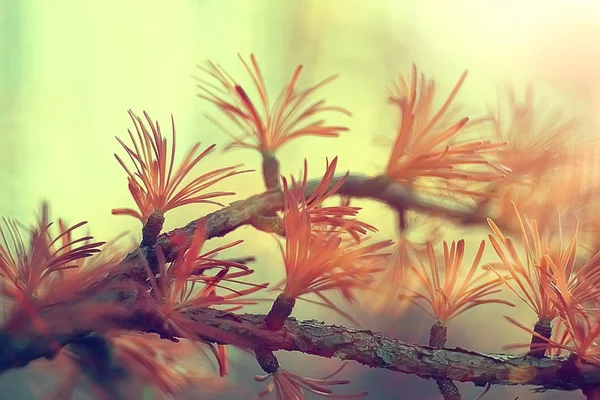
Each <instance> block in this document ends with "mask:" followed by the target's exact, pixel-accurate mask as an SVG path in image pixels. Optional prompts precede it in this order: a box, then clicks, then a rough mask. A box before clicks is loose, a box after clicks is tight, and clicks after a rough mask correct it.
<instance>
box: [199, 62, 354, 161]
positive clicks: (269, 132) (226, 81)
mask: <svg viewBox="0 0 600 400" xmlns="http://www.w3.org/2000/svg"><path fill="white" fill-rule="evenodd" d="M238 56H239V58H240V60H241V62H242V64H243V65H244V67H245V68H246V70H247V71H248V74H249V75H250V78H251V79H252V82H253V83H254V87H255V89H256V91H257V92H258V105H256V104H255V103H254V102H253V101H252V99H251V98H250V96H249V95H248V94H247V90H246V89H244V88H243V87H242V86H241V85H239V84H238V83H237V82H236V81H235V80H234V79H233V78H231V76H229V75H228V74H227V73H226V72H225V71H224V70H223V69H222V68H221V67H219V66H217V65H215V64H213V63H212V62H210V61H207V65H206V67H202V66H198V68H200V69H201V70H202V71H203V72H205V73H206V74H207V75H208V76H209V77H211V78H213V79H215V80H216V83H215V84H213V83H211V82H207V81H205V80H203V79H198V81H199V82H200V83H199V85H198V87H199V89H200V90H201V93H200V94H198V97H200V98H202V99H205V100H207V101H209V102H211V103H213V104H214V105H216V106H217V107H218V108H219V109H220V110H221V111H222V112H223V113H224V114H225V116H226V117H228V118H229V119H230V120H231V122H232V123H233V124H234V125H235V126H236V127H237V128H238V129H239V130H240V131H241V133H242V135H240V136H238V135H236V134H234V133H232V132H231V131H230V130H228V129H227V128H225V127H224V126H223V125H221V124H220V123H219V122H217V121H215V120H213V119H212V118H210V120H211V121H212V122H213V123H214V124H215V125H216V126H218V127H219V128H220V129H221V130H222V131H224V132H225V133H227V134H228V135H229V136H230V137H231V138H232V139H233V142H232V143H231V144H229V145H228V146H227V147H226V149H231V148H236V147H238V148H251V149H256V150H258V151H260V152H262V153H268V154H272V153H274V152H276V151H277V150H278V149H279V148H281V147H282V146H283V145H285V144H286V143H288V142H290V141H292V140H294V139H296V138H299V137H303V136H323V137H338V136H339V134H340V132H343V131H347V130H348V128H346V127H344V126H330V125H325V121H324V120H322V119H316V117H317V115H320V114H322V113H324V112H330V111H333V112H338V113H342V114H345V115H348V116H349V115H350V113H349V112H348V111H347V110H345V109H343V108H341V107H335V106H328V105H326V103H325V100H318V101H315V102H310V101H309V98H310V97H311V96H312V95H313V94H314V93H315V92H316V91H318V90H319V89H320V88H322V87H323V86H325V85H327V84H328V83H330V82H331V81H333V80H334V79H335V78H336V76H335V75H333V76H330V77H329V78H327V79H325V80H323V81H321V82H319V83H318V84H316V85H314V86H310V87H308V88H306V89H302V90H300V89H298V88H297V84H298V79H299V77H300V73H301V72H302V65H299V66H298V67H297V68H296V70H295V71H294V73H293V74H292V77H291V79H290V81H289V82H288V84H287V85H286V86H285V87H284V88H283V89H282V91H281V93H280V94H279V96H278V97H277V100H275V103H273V104H271V103H270V102H269V99H268V96H267V88H266V84H265V81H264V79H263V76H262V73H261V71H260V68H259V67H258V63H257V62H256V58H255V57H254V54H251V55H250V65H248V63H246V61H244V59H243V58H242V56H240V55H238Z"/></svg>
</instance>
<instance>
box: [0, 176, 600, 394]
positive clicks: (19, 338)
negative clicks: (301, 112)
mask: <svg viewBox="0 0 600 400" xmlns="http://www.w3.org/2000/svg"><path fill="white" fill-rule="evenodd" d="M316 184H317V182H310V183H309V184H308V185H307V194H310V192H311V190H314V188H315V187H316ZM339 194H340V195H345V196H352V197H367V198H372V199H375V200H378V201H381V202H383V203H385V204H388V205H389V206H390V207H392V208H394V209H406V208H412V209H417V210H420V211H424V212H430V213H434V214H443V215H445V216H449V217H450V218H454V219H456V220H458V221H464V220H466V219H470V220H471V221H472V220H473V218H472V216H473V214H472V213H471V210H469V209H466V208H458V207H456V208H454V207H455V206H450V205H445V204H438V203H436V202H435V201H434V200H431V199H427V198H424V197H420V196H418V195H416V194H414V193H413V192H412V191H411V190H409V189H407V188H405V187H403V186H401V185H398V184H393V183H389V184H388V183H384V184H382V182H381V180H377V179H374V178H369V177H364V176H355V175H351V176H350V177H349V178H348V179H347V180H346V181H345V183H344V184H343V186H342V187H341V189H340V191H339ZM282 207H283V197H282V194H281V193H280V192H274V191H268V192H265V193H263V194H259V195H255V196H252V197H250V198H248V199H246V200H242V201H236V202H234V203H232V204H231V205H230V206H228V207H225V208H223V209H221V210H218V211H216V212H213V213H211V214H208V215H206V216H205V217H202V218H201V219H204V220H205V221H206V227H207V238H213V237H218V236H224V235H226V234H227V233H229V232H231V231H233V230H235V229H237V228H238V227H241V226H243V225H246V224H249V223H250V221H251V220H252V219H253V218H254V217H256V216H260V215H265V214H270V213H272V212H274V211H277V210H280V209H281V208H282ZM198 221H199V220H195V221H192V222H190V223H189V224H188V225H186V226H185V227H182V228H178V229H175V230H173V231H171V232H168V233H165V234H162V235H160V236H159V238H158V242H157V243H158V244H159V245H160V246H161V247H162V248H163V250H164V252H165V255H166V258H167V259H173V258H174V256H175V253H176V251H177V249H173V248H170V244H169V243H170V240H169V239H170V237H172V236H173V235H175V234H178V235H181V234H182V233H183V234H184V235H185V237H186V238H187V239H188V242H189V241H190V240H191V237H192V235H193V233H194V230H195V228H196V225H197V224H198ZM146 251H147V249H144V248H138V249H136V250H135V251H133V252H131V253H130V254H129V255H127V257H126V258H125V259H124V260H123V261H122V262H121V267H122V268H121V269H120V270H119V271H118V272H116V273H113V274H111V275H109V276H108V277H107V278H105V280H104V281H102V282H99V283H97V284H95V285H93V286H92V287H90V288H88V289H87V290H88V291H89V290H91V291H93V293H89V292H87V293H81V294H80V295H79V296H76V297H75V298H73V299H72V300H71V301H69V302H68V303H57V304H54V305H51V306H48V307H46V308H44V309H43V310H42V311H41V312H40V314H39V315H38V316H37V317H38V318H36V321H35V324H38V325H36V326H39V323H40V320H41V321H43V323H44V326H45V327H46V328H47V329H45V330H44V331H43V332H40V331H39V330H37V329H36V328H35V327H34V323H33V322H31V321H30V320H29V319H28V318H24V319H23V320H22V321H21V323H20V324H17V326H16V327H15V326H13V327H12V328H11V329H8V328H5V329H4V330H3V331H1V332H0V342H1V346H0V371H5V370H7V369H10V368H17V367H23V366H25V365H27V364H28V363H29V362H31V361H33V360H35V359H37V358H40V357H47V358H52V357H53V356H54V355H55V354H56V353H57V352H58V350H59V349H60V348H61V347H62V346H64V345H67V344H69V343H70V342H72V341H74V340H77V339H78V338H81V337H82V336H84V335H86V334H89V333H91V332H93V331H95V330H96V329H97V328H95V327H97V326H101V325H103V324H105V323H106V324H112V325H114V326H117V327H119V328H121V329H129V330H138V331H143V332H154V333H158V334H160V335H161V336H162V337H164V338H170V339H173V338H174V337H175V336H176V335H175V334H174V333H173V332H169V331H168V329H167V328H165V325H164V324H163V323H162V322H161V320H160V318H159V317H158V316H157V314H156V313H155V310H154V308H153V306H152V304H153V302H152V299H150V298H148V294H147V292H146V291H144V290H139V287H137V286H135V285H131V283H133V282H136V281H137V282H138V283H140V282H145V281H146V279H147V275H146V272H145V269H144V266H143V263H145V262H146V261H145V257H144V253H145V252H146ZM85 302H98V303H105V304H110V305H111V306H113V307H108V308H107V310H111V311H114V310H116V309H117V308H118V307H122V308H127V307H129V308H130V307H131V306H132V305H133V304H135V305H136V307H137V309H136V311H135V313H134V314H133V315H131V314H127V315H126V316H123V315H121V314H119V313H118V312H117V313H116V314H115V313H113V312H109V313H108V314H107V315H106V316H105V317H104V319H103V318H99V319H96V320H95V321H94V326H89V325H87V324H86V321H84V320H77V319H73V320H72V321H70V322H71V323H72V324H69V326H68V331H65V326H64V324H63V325H62V326H60V327H59V326H54V327H53V321H65V319H64V316H66V315H71V314H73V310H74V309H76V308H77V307H79V306H81V307H82V308H85V307H86V306H85V304H84V303H85ZM145 305H147V307H145ZM57 316H61V317H62V318H58V317H57ZM187 316H188V317H189V318H190V319H191V320H193V321H194V322H197V323H201V324H203V325H204V326H206V327H207V328H210V329H212V330H213V331H214V332H215V333H218V332H227V333H229V334H233V336H234V337H236V338H239V342H238V341H236V343H235V345H236V346H238V347H247V348H252V349H264V350H269V351H275V350H286V351H299V352H302V353H305V354H313V355H317V356H322V357H337V358H340V359H342V360H354V361H357V362H359V363H362V364H364V365H368V366H370V367H377V368H386V369H390V370H394V371H398V372H403V373H410V374H416V375H419V376H421V377H424V378H432V379H440V378H446V379H451V380H457V381H462V382H473V383H475V384H476V385H485V384H488V383H489V384H502V385H513V384H522V385H533V386H538V387H540V388H544V389H561V390H575V389H585V388H588V387H593V386H596V385H598V384H600V372H596V371H592V372H586V373H585V374H581V373H580V372H579V370H578V369H577V368H575V367H574V365H573V362H572V360H571V359H566V358H552V359H551V358H543V359H538V358H535V357H515V356H507V355H486V354H480V353H476V352H469V351H466V350H462V349H434V348H432V347H429V346H418V345H410V344H406V343H403V342H401V341H400V340H396V339H390V338H387V337H385V336H383V335H382V334H379V333H374V332H371V331H365V330H356V329H351V328H346V327H343V326H334V325H326V324H324V323H321V322H316V321H312V320H309V321H298V320H296V319H294V318H289V319H287V320H286V322H285V325H284V327H283V328H282V329H281V330H278V331H275V332H274V331H271V330H269V329H267V327H266V326H265V323H264V318H265V316H264V315H256V314H232V313H226V312H223V311H218V310H214V309H209V308H207V309H195V310H193V311H189V312H188V314H187ZM96 324H99V325H96ZM54 325H56V323H54ZM55 328H56V329H55ZM215 337H217V335H211V337H205V338H204V337H203V338H202V339H204V340H206V341H212V342H215V339H214V338H215ZM221 343H222V344H232V343H229V342H228V340H226V341H223V342H221Z"/></svg>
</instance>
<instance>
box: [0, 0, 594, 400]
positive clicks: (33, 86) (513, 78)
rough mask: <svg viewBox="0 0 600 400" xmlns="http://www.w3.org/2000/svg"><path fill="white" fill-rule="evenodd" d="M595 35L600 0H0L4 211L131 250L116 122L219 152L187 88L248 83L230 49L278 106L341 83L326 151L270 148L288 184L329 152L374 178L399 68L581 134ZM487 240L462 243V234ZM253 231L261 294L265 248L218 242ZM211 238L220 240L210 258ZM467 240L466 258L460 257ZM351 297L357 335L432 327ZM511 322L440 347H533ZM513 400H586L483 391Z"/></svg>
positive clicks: (274, 277)
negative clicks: (516, 100)
mask: <svg viewBox="0 0 600 400" xmlns="http://www.w3.org/2000/svg"><path fill="white" fill-rule="evenodd" d="M599 38H600V4H599V3H598V2H596V1H594V0H553V1H542V0H520V1H513V0H511V1H508V0H505V1H502V2H500V1H491V0H489V1H487V0H462V1H459V0H456V1H445V2H442V1H435V0H421V1H418V2H417V1H410V0H378V1H372V2H371V1H358V0H328V1H317V0H304V1H274V0H271V1H268V0H253V1H250V0H218V1H217V0H212V1H206V0H179V1H176V2H169V1H153V0H150V1H148V0H144V1H142V0H129V1H118V0H105V1H102V2H99V1H98V2H95V1H87V2H84V1H77V0H56V1H43V0H0V184H1V186H0V187H1V188H2V189H1V190H2V196H0V215H2V216H8V217H12V218H17V219H19V220H20V221H22V222H24V223H30V222H32V221H33V220H34V217H35V215H36V214H37V212H38V210H39V205H40V203H41V201H42V200H44V199H46V200H48V201H49V202H50V206H51V212H52V215H53V216H54V217H62V218H65V219H67V221H69V222H71V223H75V222H78V221H80V220H87V221H89V226H90V230H91V233H92V234H93V235H94V236H95V237H96V238H98V239H100V240H109V239H111V238H112V237H115V236H116V235H118V234H119V233H121V232H131V240H132V241H137V240H138V239H139V236H140V235H139V230H140V229H139V228H140V227H139V223H138V221H136V220H134V219H133V218H127V217H119V216H112V215H111V213H110V211H111V209H112V208H115V207H131V206H133V201H132V200H131V198H130V195H129V192H128V190H127V183H126V176H125V174H124V172H123V171H122V170H121V168H120V166H119V165H118V163H117V162H116V160H115V159H114V156H113V153H115V152H117V153H119V154H122V153H123V152H122V149H121V148H120V146H119V145H118V143H117V141H116V140H115V136H119V137H122V138H124V137H126V136H125V135H127V129H130V128H132V123H131V121H130V120H129V117H128V115H127V110H128V109H130V108H131V109H133V110H134V111H135V112H136V113H138V114H141V113H142V111H144V110H145V111H147V112H148V113H149V114H150V115H151V117H152V118H153V119H156V120H159V121H160V122H161V123H162V125H163V127H164V129H165V132H164V133H166V134H167V135H168V134H170V132H169V129H167V128H168V127H169V118H170V115H171V114H173V115H174V118H175V123H176V127H177V134H178V148H179V152H180V153H179V154H180V156H181V153H183V151H184V150H185V148H187V147H189V146H190V145H191V144H193V143H194V142H196V141H201V142H202V144H203V145H206V146H208V145H209V144H212V143H215V144H217V146H218V148H219V149H220V148H222V147H223V145H224V144H226V143H228V137H227V136H226V135H224V134H223V133H221V132H220V131H219V130H218V129H217V128H215V127H214V126H213V125H212V124H211V123H209V122H208V121H207V119H206V117H205V114H210V115H213V116H217V117H220V115H219V114H218V111H217V110H216V109H215V108H214V107H213V106H212V105H211V104H208V103H207V102H205V101H204V100H201V99H198V98H197V97H196V93H197V90H196V82H195V80H194V79H193V76H194V75H199V74H200V72H199V71H198V69H197V68H196V65H197V64H203V63H204V62H205V61H206V60H207V59H210V60H211V61H213V62H215V63H217V64H220V65H221V66H222V67H223V68H224V69H225V70H226V71H227V72H228V73H229V74H230V75H231V76H232V77H234V78H235V79H236V80H238V81H239V82H240V83H242V84H245V85H249V84H251V82H250V80H249V77H248V76H247V73H246V71H245V70H244V68H243V65H242V64H241V63H240V62H239V60H238V58H237V53H240V54H241V55H242V56H244V57H245V58H247V57H248V56H249V55H250V53H254V54H255V55H256V57H257V59H258V62H259V64H260V66H261V68H262V72H263V75H264V77H265V80H266V82H267V87H268V89H269V90H270V93H271V97H272V98H274V97H275V96H276V94H277V93H278V91H279V90H280V88H281V87H282V86H283V85H284V84H285V83H286V82H287V80H288V79H289V77H290V76H291V73H292V72H293V70H294V69H295V67H296V66H297V65H298V64H303V65H304V66H305V68H304V70H303V73H302V75H301V78H300V83H301V85H302V86H305V85H309V84H313V83H316V82H318V81H320V80H321V79H324V78H325V77H327V76H329V75H331V74H334V73H339V74H340V76H339V78H338V79H337V80H336V81H334V83H332V84H331V85H328V86H327V87H326V88H324V89H323V91H322V92H321V95H324V96H326V98H327V100H328V102H329V103H330V104H334V105H340V106H343V107H345V108H347V109H349V110H350V111H351V112H352V113H353V116H352V118H347V117H344V116H337V115H333V116H332V119H330V121H331V122H332V123H334V124H345V125H347V126H349V127H350V129H351V130H350V132H348V133H344V134H343V135H342V137H341V138H339V139H337V140H330V139H312V138H311V139H303V140H299V141H296V142H294V143H293V144H291V145H289V146H286V147H284V148H283V149H282V151H281V152H279V153H278V155H279V158H280V160H281V164H282V173H284V174H290V173H293V174H297V173H298V172H299V171H300V170H301V168H302V162H303V159H304V158H307V159H308V162H309V165H310V166H313V167H312V168H311V169H309V171H310V172H311V175H312V176H315V175H317V174H318V173H320V172H322V170H323V167H324V162H325V157H330V158H331V157H334V156H336V155H337V156H339V157H340V160H339V164H338V165H339V167H338V168H339V170H340V171H342V170H347V169H350V170H351V171H354V172H360V173H364V174H373V173H376V172H378V171H381V169H382V168H383V167H384V164H385V159H386V157H387V155H388V153H387V151H386V150H385V149H382V148H381V147H380V146H377V145H375V142H376V139H377V138H379V137H382V136H384V137H386V136H387V137H391V136H392V135H393V134H394V129H395V124H396V118H397V116H396V113H395V110H394V109H393V108H391V107H390V106H389V105H388V104H387V93H388V92H387V86H388V85H390V84H391V82H392V80H393V79H394V78H395V77H396V76H397V74H398V73H402V74H405V73H408V71H410V66H411V64H412V63H416V64H417V66H418V67H419V68H420V70H421V71H423V72H424V73H425V74H426V75H428V76H429V77H431V78H435V79H436V81H437V83H438V87H439V89H440V90H441V91H442V92H448V91H449V90H450V89H451V88H452V86H453V85H454V83H455V82H456V80H457V79H458V77H459V76H460V74H461V73H462V71H463V70H465V69H468V70H469V76H468V78H467V81H466V83H465V85H464V87H463V90H462V91H461V94H460V96H459V99H460V101H461V102H462V104H463V105H464V110H466V112H467V115H475V116H477V115H480V114H481V113H483V112H484V111H485V109H486V106H488V105H494V104H495V103H494V102H495V101H496V99H497V96H498V93H499V92H500V91H501V90H502V89H503V87H504V85H506V84H507V83H510V84H513V85H514V86H515V87H516V88H517V90H522V89H524V88H525V86H526V85H527V84H528V83H532V84H533V85H534V87H535V89H536V92H537V93H541V94H543V95H544V96H547V97H548V98H550V99H552V101H553V102H556V103H559V104H564V105H565V107H567V108H568V109H569V110H571V111H572V113H573V114H574V115H577V116H578V117H580V118H581V120H582V121H583V124H584V128H585V130H586V132H587V134H589V135H590V136H591V135H594V134H595V132H596V131H597V129H598V128H599V125H600V117H599V116H600V113H599V112H598V111H600V39H599ZM240 160H241V162H243V163H245V165H246V166H247V167H249V168H260V159H259V156H258V154H254V153H253V152H250V151H244V150H241V151H232V152H227V153H224V154H221V152H220V150H219V151H218V154H214V155H212V156H211V157H210V158H207V159H206V160H204V161H203V162H201V165H202V167H201V168H207V169H214V168H217V167H222V166H227V165H232V164H237V163H239V162H240ZM220 188H223V189H226V190H233V191H235V192H237V195H236V196H235V197H232V198H231V201H233V200H236V199H242V198H245V197H247V196H249V195H251V194H255V193H257V192H259V191H261V190H262V189H263V184H262V179H261V177H260V175H259V174H258V173H254V174H252V175H251V176H249V175H248V176H246V175H244V176H241V177H234V178H232V179H230V180H228V181H227V182H226V183H223V184H222V185H221V186H220ZM357 204H359V205H360V206H363V207H365V210H364V214H363V215H364V218H365V220H366V221H367V222H370V223H373V224H374V225H376V226H377V227H378V228H379V229H380V234H379V235H380V236H381V237H382V238H393V237H394V235H395V229H394V218H392V216H393V215H392V213H390V212H389V211H388V210H387V209H386V208H385V207H383V206H381V205H378V204H373V203H368V202H360V203H357ZM213 210H214V207H210V206H188V207H186V208H183V209H181V210H176V211H173V212H171V213H170V214H169V215H168V218H167V221H166V226H165V228H166V229H171V228H174V227H177V226H180V225H184V224H185V223H187V222H188V221H190V220H191V219H195V218H197V217H199V216H201V215H204V214H206V213H208V212H210V211H213ZM482 233H485V230H482V231H481V232H475V233H465V232H455V234H456V235H459V236H460V237H463V236H470V235H471V236H474V237H482V236H481V235H482ZM261 235H262V236H264V237H262V236H261ZM250 236H251V237H252V238H253V240H248V241H247V242H246V243H245V244H244V245H242V246H238V247H237V248H236V249H233V250H232V251H230V252H229V253H228V255H230V256H236V255H244V254H251V255H254V256H256V257H257V259H258V262H257V264H256V265H255V268H256V269H257V274H258V277H257V278H256V279H257V281H263V280H266V279H268V280H269V281H271V282H276V281H278V280H279V279H280V278H281V277H282V276H283V275H282V274H283V267H282V265H281V261H280V256H279V250H278V249H277V246H276V242H275V240H274V239H273V238H271V237H270V236H269V235H267V234H261V233H256V232H255V231H254V230H253V229H252V228H242V229H239V230H237V231H236V232H234V233H233V234H232V235H230V236H229V237H228V238H227V241H230V240H234V239H239V238H241V239H250ZM254 238H256V239H262V240H254ZM220 243H223V241H219V240H215V241H214V246H217V245H218V244H220ZM211 245H212V243H211ZM476 245H477V242H476V241H471V246H469V245H468V247H470V250H469V251H470V252H471V253H474V252H475V250H476ZM486 254H488V253H486ZM360 302H361V303H360V304H359V305H358V306H357V308H358V311H356V310H355V311H353V312H354V313H355V314H357V315H358V316H359V319H360V320H361V321H362V322H363V324H364V326H365V327H367V328H369V329H372V330H383V331H384V332H386V334H388V335H390V336H392V337H398V338H401V339H403V340H405V341H409V342H418V343H426V342H427V337H428V331H429V327H430V325H431V321H430V319H429V317H427V316H426V315H424V314H423V313H421V312H420V311H418V310H413V309H406V310H405V309H403V308H402V309H400V308H397V309H394V304H388V305H387V307H382V306H381V304H379V303H378V302H377V300H376V299H373V297H369V296H366V297H364V298H361V300H360ZM261 307H262V308H261ZM266 307H268V306H267V305H263V306H260V307H258V308H257V310H259V311H265V310H266ZM374 309H375V310H377V311H379V313H378V314H377V315H376V316H374V313H373V310H374ZM504 313H510V315H511V316H513V317H518V318H519V320H520V321H521V322H523V323H525V324H528V325H532V324H533V323H534V322H535V316H534V315H532V314H533V313H531V312H530V311H529V310H528V309H526V308H524V307H523V308H519V307H517V308H516V309H513V310H508V311H506V310H505V309H501V308H494V307H481V309H480V310H477V309H475V310H474V311H472V312H470V313H468V314H466V315H464V316H462V317H460V318H458V319H456V320H455V321H452V322H451V324H450V329H449V332H450V333H449V342H448V346H449V347H454V346H460V347H464V348H468V349H471V350H477V351H486V352H500V351H501V349H502V347H503V346H505V345H507V344H509V343H514V342H523V341H527V340H528V338H527V334H524V333H523V332H521V331H519V330H518V329H517V328H515V327H513V326H511V325H510V324H508V323H507V322H506V321H505V320H504V319H503V318H501V315H503V314H504ZM295 315H296V316H297V317H298V318H315V319H319V320H326V321H329V322H332V323H345V324H347V321H344V320H342V319H341V318H340V317H337V316H335V315H331V314H330V313H329V312H327V311H325V310H322V309H318V308H315V307H314V306H310V305H307V304H303V305H301V306H299V307H297V310H296V311H295ZM233 357H234V366H233V371H232V381H233V383H235V384H239V385H240V387H241V388H242V391H243V393H244V394H245V395H250V394H252V393H257V392H258V391H259V390H260V388H261V387H262V386H261V385H258V384H255V383H254V382H253V379H252V377H253V376H254V375H255V374H259V373H261V371H260V369H259V368H258V366H257V365H256V361H255V360H253V359H252V358H251V357H249V356H247V355H243V354H237V353H236V354H234V356H233ZM279 357H280V361H281V363H282V365H283V366H284V367H286V365H287V368H288V369H290V370H292V371H293V372H296V373H298V374H301V375H302V374H307V375H310V376H323V375H326V374H328V373H329V372H331V371H332V370H333V369H335V368H336V366H337V365H339V364H338V363H337V362H336V361H335V360H321V359H317V358H314V357H309V356H304V355H296V354H281V355H279ZM345 374H346V375H345V376H346V377H350V379H352V384H351V385H350V389H349V390H353V391H363V390H367V391H370V392H371V396H370V397H368V398H373V399H414V400H426V399H437V398H439V394H438V393H437V391H436V388H435V384H434V383H433V382H432V381H424V380H421V379H419V378H417V377H414V376H404V375H400V374H397V373H392V372H388V371H379V370H371V369H368V368H363V367H360V366H358V365H350V366H349V368H347V369H346V370H345ZM26 378H27V369H25V370H23V371H17V372H11V373H8V374H4V375H2V376H1V377H0V392H1V393H3V395H2V397H3V398H7V399H12V398H18V399H30V398H31V399H33V398H36V397H35V395H34V391H33V390H32V389H31V385H30V381H28V380H27V379H26ZM459 387H460V389H461V391H462V393H463V396H464V398H465V399H471V398H475V397H476V396H477V395H478V393H480V392H481V391H482V388H475V387H474V386H473V385H471V384H459ZM239 396H240V395H239V394H236V395H231V396H229V397H223V398H232V399H234V398H239ZM516 397H518V398H519V399H521V400H525V399H540V400H541V399H546V400H549V399H577V398H580V395H579V394H569V393H550V392H548V393H545V394H532V393H531V392H530V391H528V390H527V389H523V388H518V387H514V388H506V387H493V388H492V390H491V392H490V393H489V394H488V395H487V396H486V398H487V399H488V400H500V399H514V398H516ZM82 398H85V397H82ZM195 398H201V397H195Z"/></svg>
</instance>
